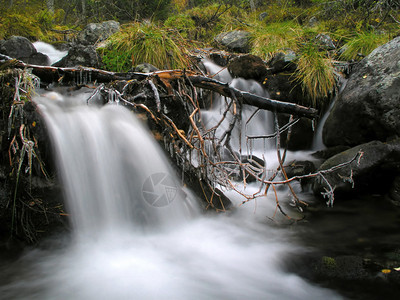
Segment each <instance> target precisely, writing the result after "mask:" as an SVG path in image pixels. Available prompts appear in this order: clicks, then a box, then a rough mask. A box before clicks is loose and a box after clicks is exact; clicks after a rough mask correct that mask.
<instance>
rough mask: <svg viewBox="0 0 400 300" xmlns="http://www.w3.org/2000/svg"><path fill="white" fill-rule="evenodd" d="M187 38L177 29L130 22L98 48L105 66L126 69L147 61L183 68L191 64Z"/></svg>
mask: <svg viewBox="0 0 400 300" xmlns="http://www.w3.org/2000/svg"><path fill="white" fill-rule="evenodd" d="M186 46H187V43H186V41H185V40H184V39H183V38H182V37H181V36H180V35H179V34H178V33H177V32H176V31H169V30H166V29H162V28H160V27H158V26H157V25H155V24H153V23H133V24H130V25H128V26H124V27H123V28H122V30H121V31H120V32H118V33H116V34H114V35H112V36H111V37H110V38H109V39H108V40H107V45H106V46H105V47H104V48H102V49H100V54H101V55H102V56H103V57H102V59H103V62H104V64H105V66H106V68H107V69H109V70H112V71H117V72H126V71H129V70H131V69H132V67H134V66H135V65H138V64H141V63H150V64H152V65H154V66H155V67H157V68H160V69H183V68H187V67H188V66H189V65H190V61H189V58H188V56H187V55H186V54H187V50H186Z"/></svg>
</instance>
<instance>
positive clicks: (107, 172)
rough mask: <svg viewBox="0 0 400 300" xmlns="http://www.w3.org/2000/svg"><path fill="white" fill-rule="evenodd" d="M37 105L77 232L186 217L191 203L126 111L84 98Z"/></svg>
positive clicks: (97, 231)
mask: <svg viewBox="0 0 400 300" xmlns="http://www.w3.org/2000/svg"><path fill="white" fill-rule="evenodd" d="M71 100H75V101H71ZM36 102H38V103H39V106H40V107H42V109H41V110H42V112H43V113H44V115H45V119H46V124H47V126H48V128H49V131H50V134H51V136H52V141H53V144H54V146H55V152H56V154H57V158H56V161H57V163H58V165H59V172H60V176H61V178H62V182H63V184H64V186H65V193H66V197H67V199H68V205H69V211H70V213H71V217H72V220H73V225H74V226H75V228H74V230H75V232H76V233H79V234H83V236H84V238H87V236H93V235H97V234H100V235H101V234H103V231H104V230H107V231H110V230H121V229H123V228H131V227H132V226H133V225H135V226H134V227H135V228H138V227H143V226H145V227H146V229H147V228H149V227H150V226H154V225H155V224H157V225H158V226H164V227H165V226H168V225H171V224H169V223H172V225H176V222H179V220H182V219H185V218H187V216H188V215H189V213H190V212H189V211H188V208H189V207H190V203H187V201H186V200H185V199H184V198H183V195H184V193H183V192H182V191H181V189H179V188H178V184H177V180H176V179H175V176H174V174H173V171H172V169H171V168H170V167H169V166H168V165H167V164H166V162H165V159H164V158H163V156H162V153H161V151H160V149H158V148H157V147H156V145H155V141H154V140H153V139H151V137H150V136H149V134H148V133H147V132H146V130H145V129H144V128H143V127H142V126H141V124H140V123H139V121H138V120H137V119H135V118H134V117H133V115H132V114H131V113H130V112H129V111H128V110H126V109H124V108H123V107H121V106H118V105H107V106H105V107H103V108H97V107H89V106H87V105H82V103H83V104H85V103H86V101H85V99H81V101H79V99H78V101H76V99H69V101H68V99H63V100H61V101H59V102H58V103H55V102H54V101H49V100H48V99H46V98H44V99H43V98H42V99H40V98H39V99H36ZM162 189H165V191H164V192H162ZM146 200H148V201H146ZM148 202H150V205H149V203H148ZM155 207H156V208H157V209H155ZM166 216H168V217H166ZM132 223H134V224H132Z"/></svg>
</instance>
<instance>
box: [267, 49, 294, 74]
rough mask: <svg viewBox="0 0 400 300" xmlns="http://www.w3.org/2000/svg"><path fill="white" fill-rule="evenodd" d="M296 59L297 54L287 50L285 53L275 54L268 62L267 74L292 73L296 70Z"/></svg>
mask: <svg viewBox="0 0 400 300" xmlns="http://www.w3.org/2000/svg"><path fill="white" fill-rule="evenodd" d="M296 58H297V54H296V53H295V52H294V51H292V50H288V51H285V52H282V51H281V52H278V53H276V54H275V55H274V56H273V57H272V58H271V59H270V60H269V61H268V67H269V72H270V73H272V74H276V73H280V72H293V71H295V70H296V63H295V61H296Z"/></svg>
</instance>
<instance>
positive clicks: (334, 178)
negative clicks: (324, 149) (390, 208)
mask: <svg viewBox="0 0 400 300" xmlns="http://www.w3.org/2000/svg"><path fill="white" fill-rule="evenodd" d="M359 151H362V152H363V156H362V158H361V159H360V163H359V164H358V163H357V161H353V162H352V163H351V165H348V166H346V167H343V168H340V169H339V170H337V171H334V172H332V173H328V174H325V178H326V179H327V180H328V181H329V182H330V184H331V186H332V187H334V188H335V196H338V195H340V196H344V195H351V194H353V193H359V194H362V193H364V194H365V193H371V192H373V193H380V194H382V193H383V194H385V193H386V192H387V191H388V189H389V187H390V185H391V183H392V181H393V178H394V176H395V175H396V174H399V173H400V140H399V139H397V140H395V141H392V142H390V143H382V142H380V141H372V142H369V143H366V144H362V145H359V146H356V147H353V148H351V149H348V150H346V151H344V152H341V153H339V154H337V155H335V156H333V157H331V158H329V159H328V160H326V161H325V162H324V163H323V164H322V165H321V166H320V167H319V169H318V170H328V169H330V168H332V167H334V166H337V165H340V164H343V163H346V162H348V161H350V160H351V159H352V158H353V157H355V156H356V154H357V152H359ZM351 170H352V176H350V174H351V173H350V172H351ZM325 188H328V186H327V184H326V182H325V181H323V180H322V179H321V178H316V179H315V181H314V184H313V190H314V193H315V194H320V193H321V192H324V191H325Z"/></svg>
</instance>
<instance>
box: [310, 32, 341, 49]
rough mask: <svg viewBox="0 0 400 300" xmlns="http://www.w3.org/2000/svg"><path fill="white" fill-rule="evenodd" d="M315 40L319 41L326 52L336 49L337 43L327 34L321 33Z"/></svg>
mask: <svg viewBox="0 0 400 300" xmlns="http://www.w3.org/2000/svg"><path fill="white" fill-rule="evenodd" d="M315 39H316V40H317V42H318V44H319V45H320V46H321V47H322V48H324V49H325V50H334V49H336V46H335V43H334V42H333V40H332V38H331V37H330V36H329V35H327V34H324V33H320V34H318V35H317V36H316V37H315Z"/></svg>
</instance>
